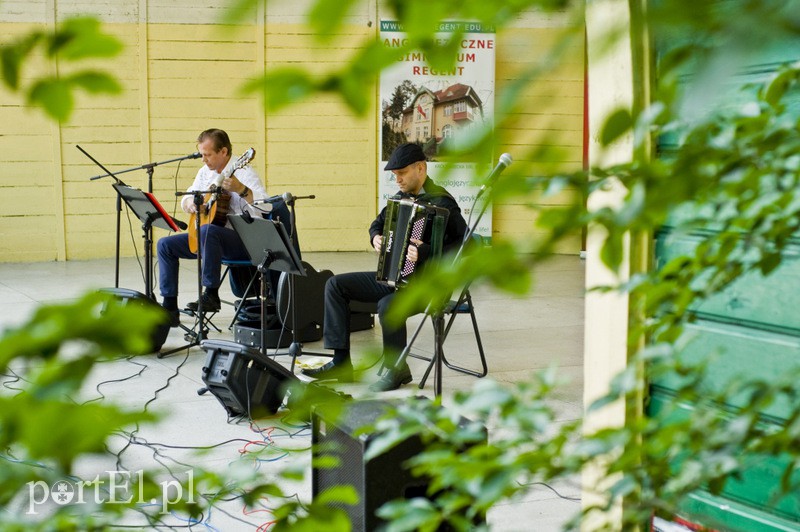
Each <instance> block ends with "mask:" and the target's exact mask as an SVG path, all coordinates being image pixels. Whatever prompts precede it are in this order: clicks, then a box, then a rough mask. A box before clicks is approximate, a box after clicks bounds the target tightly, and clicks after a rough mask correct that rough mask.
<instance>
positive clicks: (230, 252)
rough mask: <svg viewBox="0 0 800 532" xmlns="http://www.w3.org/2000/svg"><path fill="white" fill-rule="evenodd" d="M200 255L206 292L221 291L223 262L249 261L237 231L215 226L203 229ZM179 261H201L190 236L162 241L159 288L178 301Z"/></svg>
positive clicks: (179, 235) (208, 225)
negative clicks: (213, 289) (210, 289)
mask: <svg viewBox="0 0 800 532" xmlns="http://www.w3.org/2000/svg"><path fill="white" fill-rule="evenodd" d="M198 240H199V245H200V253H201V254H202V279H201V281H202V284H203V286H205V287H206V288H219V285H220V282H221V280H220V276H221V274H222V259H226V260H249V259H250V256H249V255H248V254H247V249H245V247H244V244H243V243H242V239H241V238H239V235H238V234H236V231H234V230H233V229H229V228H227V227H220V226H218V225H214V224H205V225H203V226H201V227H200V238H198ZM179 259H197V255H196V254H194V253H192V252H191V251H189V234H188V233H180V234H177V235H172V236H168V237H164V238H162V239H161V240H159V241H158V272H159V276H158V287H159V289H160V290H161V295H162V296H164V297H177V295H178V270H179Z"/></svg>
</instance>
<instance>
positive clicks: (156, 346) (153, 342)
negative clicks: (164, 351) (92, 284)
mask: <svg viewBox="0 0 800 532" xmlns="http://www.w3.org/2000/svg"><path fill="white" fill-rule="evenodd" d="M100 291H101V292H105V293H107V294H111V295H112V296H114V297H115V298H117V299H118V300H120V301H121V302H122V303H123V304H125V305H141V306H151V307H153V308H158V309H161V310H162V312H163V314H164V321H163V323H160V324H159V325H156V328H155V329H154V330H153V333H152V335H151V337H150V347H149V350H148V351H147V353H157V352H158V351H159V350H160V349H161V346H162V345H164V342H165V341H166V340H167V336H168V335H169V314H167V312H166V311H164V309H163V307H162V306H161V305H159V304H158V303H157V302H155V301H153V300H152V299H150V298H149V297H147V296H146V295H144V294H142V293H141V292H137V291H136V290H130V289H128V288H101V289H100Z"/></svg>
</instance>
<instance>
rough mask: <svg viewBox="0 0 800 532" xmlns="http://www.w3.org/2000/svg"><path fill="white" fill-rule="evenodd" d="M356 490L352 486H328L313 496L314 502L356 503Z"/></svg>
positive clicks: (325, 503) (324, 503)
mask: <svg viewBox="0 0 800 532" xmlns="http://www.w3.org/2000/svg"><path fill="white" fill-rule="evenodd" d="M358 501H359V497H358V492H357V491H356V490H355V488H354V487H353V486H350V485H339V486H333V487H331V488H328V489H326V490H324V491H322V492H321V493H319V494H318V495H316V496H315V497H314V504H321V505H330V504H334V503H336V504H339V503H343V504H348V505H354V504H358Z"/></svg>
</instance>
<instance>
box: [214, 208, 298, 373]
mask: <svg viewBox="0 0 800 532" xmlns="http://www.w3.org/2000/svg"><path fill="white" fill-rule="evenodd" d="M228 220H230V222H231V226H233V229H234V231H236V233H237V234H238V235H239V238H241V239H242V243H243V244H244V247H245V248H246V249H247V253H248V254H249V255H250V262H251V263H252V264H253V265H254V266H256V267H257V268H258V272H259V274H260V275H261V355H262V356H263V357H265V358H266V356H267V337H266V328H267V293H266V290H267V288H266V287H267V283H268V279H267V272H268V271H269V270H275V271H280V272H286V273H288V274H291V275H302V276H305V275H306V270H305V268H303V264H302V262H301V261H300V257H299V256H298V255H297V251H295V248H294V245H292V240H291V239H290V238H289V234H288V233H287V232H286V228H285V227H284V225H283V224H282V223H281V222H279V221H276V220H267V219H264V218H253V217H252V216H250V214H249V213H247V214H246V215H242V214H229V215H228ZM292 305H296V302H294V301H292ZM295 329H296V327H295V328H293V329H292V335H293V338H292V339H293V342H292V345H294V344H295V343H296V341H297V331H296V330H295ZM294 353H295V352H294V351H293V350H291V349H290V351H289V353H277V352H276V354H290V355H292V367H291V371H292V372H294V364H295V361H296V360H297V355H296V354H294Z"/></svg>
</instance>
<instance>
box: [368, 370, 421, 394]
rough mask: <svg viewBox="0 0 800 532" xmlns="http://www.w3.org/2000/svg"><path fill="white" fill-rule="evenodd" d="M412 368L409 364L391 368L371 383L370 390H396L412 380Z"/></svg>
mask: <svg viewBox="0 0 800 532" xmlns="http://www.w3.org/2000/svg"><path fill="white" fill-rule="evenodd" d="M411 380H412V378H411V370H410V369H409V368H408V365H404V366H403V367H402V368H400V369H390V370H389V371H387V372H386V375H384V376H383V377H381V380H379V381H377V382H374V383H372V384H371V385H370V387H369V391H371V392H388V391H391V390H396V389H398V388H399V387H400V386H402V385H404V384H408V383H409V382H411Z"/></svg>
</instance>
